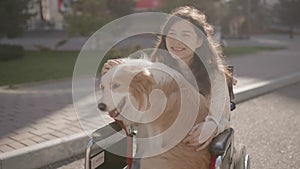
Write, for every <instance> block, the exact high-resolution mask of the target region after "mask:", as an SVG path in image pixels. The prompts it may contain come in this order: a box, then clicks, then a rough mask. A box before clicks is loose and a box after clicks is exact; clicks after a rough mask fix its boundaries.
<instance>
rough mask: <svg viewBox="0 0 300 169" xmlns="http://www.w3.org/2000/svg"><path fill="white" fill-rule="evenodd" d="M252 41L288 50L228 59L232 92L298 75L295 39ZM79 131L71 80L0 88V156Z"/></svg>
mask: <svg viewBox="0 0 300 169" xmlns="http://www.w3.org/2000/svg"><path fill="white" fill-rule="evenodd" d="M256 40H258V41H269V42H272V43H277V42H278V43H280V44H284V45H286V46H288V47H289V48H288V49H286V50H279V51H268V52H261V53H258V54H253V55H244V56H238V57H232V58H228V62H229V63H230V64H232V65H234V66H235V75H236V78H237V80H238V85H237V86H236V87H235V90H238V89H239V88H242V87H244V86H248V85H251V84H254V83H258V82H262V81H267V80H272V79H277V78H280V77H284V76H288V75H291V74H294V73H300V66H299V64H300V54H299V53H300V49H299V47H298V46H299V44H300V43H299V42H300V38H299V37H297V39H295V40H292V41H290V40H288V39H284V40H282V39H279V40H270V39H269V38H268V37H259V38H258V39H256ZM233 43H234V42H233ZM254 43H255V41H254ZM84 99H86V98H83V100H84ZM79 117H80V118H81V117H83V116H79ZM101 117H103V119H104V121H107V122H108V121H110V120H111V119H110V118H109V117H107V116H106V115H103V116H101ZM104 121H103V122H104ZM81 122H82V121H81ZM85 124H86V123H85ZM99 125H103V124H99ZM93 127H94V126H91V128H93ZM83 132H84V130H83V129H82V127H81V125H80V123H79V121H78V118H77V114H76V112H75V109H74V107H73V100H72V84H71V79H65V80H60V81H53V82H51V83H36V84H32V85H20V86H18V88H17V89H5V88H3V87H2V88H0V157H5V156H6V155H8V154H11V153H12V152H17V151H18V150H20V149H22V148H23V149H24V148H27V149H28V150H30V147H32V146H35V145H38V144H40V143H45V142H47V141H50V142H51V141H53V140H55V139H59V138H63V137H65V136H72V135H76V134H78V133H83ZM0 168H1V167H0ZM1 169H2V168H1Z"/></svg>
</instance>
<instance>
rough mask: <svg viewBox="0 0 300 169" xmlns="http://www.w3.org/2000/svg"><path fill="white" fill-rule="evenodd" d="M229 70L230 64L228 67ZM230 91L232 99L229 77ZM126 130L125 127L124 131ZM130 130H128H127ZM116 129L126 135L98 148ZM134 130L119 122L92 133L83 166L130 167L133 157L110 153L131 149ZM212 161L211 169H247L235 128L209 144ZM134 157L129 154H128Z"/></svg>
mask: <svg viewBox="0 0 300 169" xmlns="http://www.w3.org/2000/svg"><path fill="white" fill-rule="evenodd" d="M228 68H229V71H230V72H231V73H232V71H233V67H232V66H228ZM229 80H230V81H229V83H228V84H229V85H228V87H229V92H230V98H231V100H233V99H234V94H233V90H232V86H233V79H229ZM230 106H231V110H234V109H235V103H234V102H232V101H231V105H230ZM124 129H125V130H124ZM127 131H129V132H127ZM116 132H123V134H126V135H127V137H124V138H123V139H120V140H114V141H110V142H106V143H105V148H103V147H100V146H99V144H97V142H101V141H102V140H105V139H106V138H108V137H110V136H111V135H113V134H115V133H116ZM134 135H135V131H134V130H132V129H130V128H128V129H126V128H125V126H122V124H120V123H118V122H113V123H110V124H108V125H106V126H104V127H102V128H99V129H97V130H96V131H94V132H93V133H92V136H91V137H90V139H89V141H88V143H87V146H86V152H85V166H84V167H85V169H130V167H129V166H131V164H132V161H133V160H139V159H134V158H127V157H126V156H120V155H117V154H114V153H112V152H116V150H117V151H118V152H121V153H122V154H127V155H128V152H132V151H133V142H134V141H133V139H134ZM210 152H211V164H210V169H250V156H249V155H248V154H247V152H246V147H245V146H244V145H242V144H240V145H235V143H234V130H233V129H232V128H228V129H226V130H225V131H223V132H222V133H220V134H219V135H218V136H216V137H215V138H214V139H213V141H212V142H211V145H210ZM129 156H130V157H133V156H132V154H129Z"/></svg>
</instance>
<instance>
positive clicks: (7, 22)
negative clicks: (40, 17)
mask: <svg viewBox="0 0 300 169" xmlns="http://www.w3.org/2000/svg"><path fill="white" fill-rule="evenodd" d="M28 2H29V1H28V0H1V1H0V20H1V24H0V36H7V37H16V36H19V35H21V34H22V32H23V30H24V26H25V24H26V21H27V19H28V18H29V17H30V15H29V13H28V10H27V5H28Z"/></svg>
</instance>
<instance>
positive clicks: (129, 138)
mask: <svg viewBox="0 0 300 169" xmlns="http://www.w3.org/2000/svg"><path fill="white" fill-rule="evenodd" d="M115 121H116V123H118V124H119V125H120V126H121V127H122V129H123V130H124V131H125V133H126V136H127V137H126V138H127V150H126V151H127V152H126V156H127V164H128V169H131V167H132V160H133V157H132V156H133V153H132V149H133V148H132V144H133V143H132V134H130V133H129V132H128V131H127V129H126V126H125V125H124V123H123V122H122V121H119V120H115Z"/></svg>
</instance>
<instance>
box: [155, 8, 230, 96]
mask: <svg viewBox="0 0 300 169" xmlns="http://www.w3.org/2000/svg"><path fill="white" fill-rule="evenodd" d="M182 19H183V20H186V21H189V22H190V23H192V24H193V25H194V26H195V27H196V28H195V32H196V33H197V35H198V37H199V38H202V39H203V43H202V45H201V47H199V48H197V49H196V50H195V52H194V60H193V63H192V64H191V65H189V67H190V69H191V70H192V72H193V75H194V77H195V79H196V81H197V85H198V89H199V92H200V93H202V94H203V95H204V96H209V95H210V90H211V83H210V79H209V76H208V71H218V72H221V73H224V74H225V76H226V79H231V74H230V73H229V72H228V70H227V68H226V67H225V66H224V63H223V60H222V57H223V56H222V50H221V47H220V45H219V43H217V42H215V41H214V40H213V39H212V35H213V27H212V26H211V25H210V24H208V23H207V21H206V16H205V14H204V13H202V12H201V11H199V10H198V9H196V8H194V7H191V6H184V7H179V8H176V9H174V10H173V11H172V12H171V16H170V17H169V18H168V19H167V21H166V23H165V25H164V26H163V28H162V30H161V34H160V35H159V36H158V41H157V44H156V48H155V49H156V50H154V52H153V53H152V56H151V59H152V61H159V62H163V63H164V64H166V65H169V66H171V67H173V66H172V65H174V64H169V63H174V62H176V61H175V59H173V58H172V57H171V55H170V54H166V52H164V53H161V52H160V51H167V46H166V35H167V33H168V31H169V30H170V28H171V27H172V25H173V24H174V23H176V22H178V21H180V20H182ZM159 49H160V50H159ZM197 54H198V55H199V56H198V55H197ZM175 69H176V68H175ZM177 69H178V68H177Z"/></svg>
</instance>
